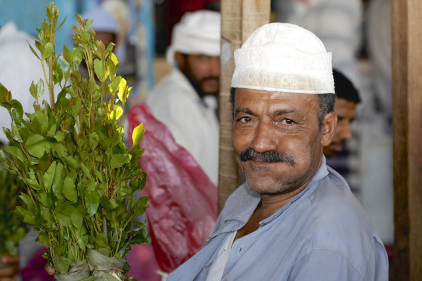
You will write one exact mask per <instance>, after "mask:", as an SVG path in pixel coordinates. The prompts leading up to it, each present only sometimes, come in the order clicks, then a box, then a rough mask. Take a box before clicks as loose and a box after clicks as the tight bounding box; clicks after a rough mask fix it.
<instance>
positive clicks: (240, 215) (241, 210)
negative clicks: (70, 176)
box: [213, 155, 328, 236]
mask: <svg viewBox="0 0 422 281" xmlns="http://www.w3.org/2000/svg"><path fill="white" fill-rule="evenodd" d="M327 175H328V169H327V164H326V160H325V156H324V155H323V157H322V160H321V165H320V167H319V169H318V170H317V172H316V173H315V174H314V176H313V177H312V179H311V181H310V182H309V183H308V185H307V186H306V188H305V189H304V190H302V191H301V192H300V193H299V194H298V195H296V196H295V197H294V198H293V199H292V200H291V201H290V202H289V203H287V204H286V205H284V206H283V207H282V208H280V209H279V210H278V211H277V212H275V213H274V214H273V215H271V216H270V217H268V218H266V219H265V220H263V221H261V226H262V225H265V224H267V223H269V222H271V221H272V220H274V219H275V218H277V217H278V216H280V215H281V214H282V213H283V212H284V211H285V210H286V209H288V208H289V207H290V206H291V205H293V204H295V202H297V201H298V200H299V199H300V198H302V197H303V196H304V195H305V194H309V193H311V192H312V191H313V190H314V189H315V188H316V186H317V183H318V182H319V181H320V180H322V179H323V178H325V177H326V176H327ZM236 196H238V197H239V199H238V200H237V202H239V203H238V204H237V206H234V207H231V206H225V208H227V207H228V208H230V209H229V210H228V212H227V214H226V215H225V217H226V218H225V219H224V221H225V222H226V223H225V224H224V225H225V226H224V227H223V228H222V229H220V231H217V232H216V233H215V235H217V234H218V233H221V232H227V231H233V230H237V229H235V228H236V227H239V228H241V227H242V226H243V225H245V224H246V223H247V222H248V220H249V218H250V217H251V215H252V213H253V212H254V210H255V209H256V207H257V206H258V204H259V202H260V201H261V197H260V195H259V194H258V193H256V192H254V191H252V190H250V188H249V186H248V185H247V184H246V183H244V184H242V185H241V186H240V187H239V190H238V192H237V194H236ZM215 235H213V236H215Z"/></svg>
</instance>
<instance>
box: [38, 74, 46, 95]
mask: <svg viewBox="0 0 422 281" xmlns="http://www.w3.org/2000/svg"><path fill="white" fill-rule="evenodd" d="M44 88H45V87H44V81H43V80H42V79H40V80H38V83H37V96H38V98H37V100H38V99H39V98H40V97H41V96H42V95H43V94H44Z"/></svg>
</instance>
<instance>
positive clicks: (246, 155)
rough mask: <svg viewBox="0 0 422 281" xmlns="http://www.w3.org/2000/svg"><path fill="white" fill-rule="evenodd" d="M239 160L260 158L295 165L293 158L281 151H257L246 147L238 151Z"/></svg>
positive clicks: (265, 160) (263, 160) (268, 161)
mask: <svg viewBox="0 0 422 281" xmlns="http://www.w3.org/2000/svg"><path fill="white" fill-rule="evenodd" d="M240 160H241V161H242V162H246V161H249V160H261V161H262V162H267V163H277V162H279V163H287V164H289V165H290V166H294V165H295V161H294V160H293V158H292V157H291V156H290V155H288V154H286V153H284V152H281V151H275V150H268V151H264V152H257V151H256V150H255V149H253V148H247V149H245V150H244V151H242V152H241V153H240Z"/></svg>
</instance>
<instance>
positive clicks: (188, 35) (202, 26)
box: [166, 10, 221, 64]
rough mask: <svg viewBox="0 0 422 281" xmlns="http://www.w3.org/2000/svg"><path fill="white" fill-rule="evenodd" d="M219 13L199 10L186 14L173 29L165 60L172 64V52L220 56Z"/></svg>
mask: <svg viewBox="0 0 422 281" xmlns="http://www.w3.org/2000/svg"><path fill="white" fill-rule="evenodd" d="M220 26H221V17H220V13H218V12H214V11H207V10H200V11H196V12H187V13H185V14H184V15H183V17H182V19H181V20H180V22H179V23H177V24H176V25H175V26H174V28H173V33H172V39H171V45H170V47H169V48H168V49H167V53H166V58H167V61H168V62H169V63H170V64H173V62H174V52H175V51H177V52H180V53H183V54H204V55H208V56H219V55H220Z"/></svg>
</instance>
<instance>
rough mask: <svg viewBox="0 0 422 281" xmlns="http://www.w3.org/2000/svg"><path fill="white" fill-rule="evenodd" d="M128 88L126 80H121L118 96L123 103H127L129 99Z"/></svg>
mask: <svg viewBox="0 0 422 281" xmlns="http://www.w3.org/2000/svg"><path fill="white" fill-rule="evenodd" d="M126 88H127V81H126V79H125V78H122V79H120V82H119V87H118V92H117V96H118V97H119V99H120V100H121V101H122V102H126V99H127V97H128V95H127V94H126V93H128V92H127V89H126Z"/></svg>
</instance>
